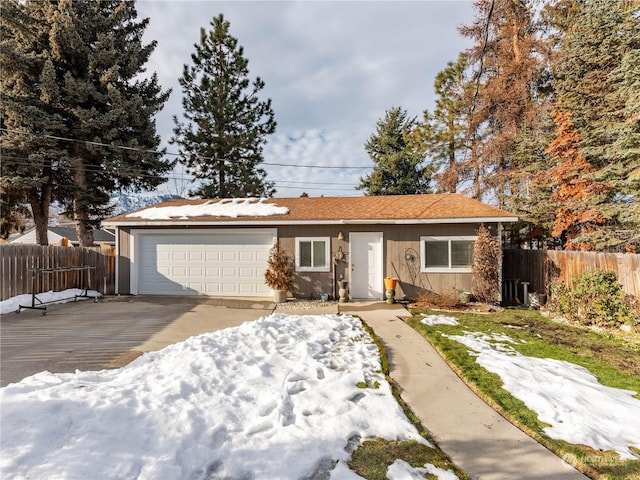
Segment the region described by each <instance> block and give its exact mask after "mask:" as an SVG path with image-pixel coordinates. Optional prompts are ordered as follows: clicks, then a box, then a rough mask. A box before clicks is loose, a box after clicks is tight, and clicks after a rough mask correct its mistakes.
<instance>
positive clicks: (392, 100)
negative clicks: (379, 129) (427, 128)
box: [137, 0, 473, 197]
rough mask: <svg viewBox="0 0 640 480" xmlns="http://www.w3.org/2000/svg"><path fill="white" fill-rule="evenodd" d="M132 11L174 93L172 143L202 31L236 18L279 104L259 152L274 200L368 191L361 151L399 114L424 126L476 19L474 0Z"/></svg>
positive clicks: (142, 1)
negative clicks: (182, 82) (464, 28)
mask: <svg viewBox="0 0 640 480" xmlns="http://www.w3.org/2000/svg"><path fill="white" fill-rule="evenodd" d="M137 8H138V14H139V15H140V16H141V17H149V18H150V25H149V27H148V29H147V31H146V37H145V40H147V41H150V40H153V39H155V40H157V41H158V47H157V49H156V51H155V52H154V54H153V56H152V58H151V61H150V64H149V65H148V67H149V70H150V71H156V72H157V73H158V76H159V78H160V82H161V83H162V85H163V86H164V88H172V89H173V93H172V95H171V97H170V99H169V101H168V102H167V104H166V106H165V108H164V110H163V111H162V112H161V114H160V115H159V116H158V119H157V120H158V131H159V133H160V135H161V137H162V139H163V143H164V144H165V145H166V144H167V141H168V140H169V138H170V137H171V135H172V129H173V120H172V118H173V116H174V115H177V116H178V117H181V115H182V107H181V99H182V92H181V89H180V86H179V84H178V78H179V77H180V75H181V74H182V68H183V65H184V64H185V63H189V62H190V55H191V53H192V52H193V51H194V44H195V43H196V42H198V40H199V32H200V28H201V27H204V28H207V29H209V28H210V22H211V19H212V18H213V17H214V16H216V15H218V14H219V13H223V14H224V16H225V18H226V19H227V20H228V21H229V22H230V24H231V28H230V33H231V35H233V36H234V37H236V38H237V39H238V40H239V43H240V45H242V46H243V47H244V52H245V57H246V58H247V59H248V60H249V70H250V75H251V77H252V78H254V77H256V76H260V77H261V78H262V79H263V80H264V81H265V83H266V86H265V88H264V90H262V96H263V98H271V99H272V102H273V103H272V105H273V110H274V112H275V117H276V121H277V123H278V127H277V129H276V133H275V134H274V135H271V136H270V137H269V143H268V145H267V146H266V148H265V152H264V153H265V155H264V156H265V169H266V170H267V172H268V179H269V180H271V181H274V182H275V184H276V188H277V193H276V196H277V197H295V196H299V195H300V194H301V193H302V192H307V193H308V194H309V195H310V196H320V195H324V196H351V195H362V191H360V190H355V189H354V187H355V186H356V185H358V184H359V178H360V177H361V176H362V175H364V174H365V173H367V172H369V171H371V167H372V165H373V164H372V162H371V160H370V159H369V157H368V155H367V154H366V152H365V150H364V143H365V142H366V140H367V138H368V137H369V136H370V135H371V134H372V133H373V132H374V131H375V128H376V122H377V121H378V120H379V119H380V118H382V117H383V116H384V113H385V111H386V110H388V109H389V108H391V107H394V106H399V107H402V108H404V109H406V110H407V111H408V112H409V114H410V115H411V116H417V117H418V118H421V116H422V111H423V110H424V109H432V107H433V102H434V95H433V80H434V78H435V75H436V74H437V73H438V72H439V71H440V70H442V69H443V68H444V67H445V66H446V63H447V62H448V61H451V60H455V59H456V57H457V56H458V53H459V52H460V51H462V50H464V49H465V48H467V47H468V46H469V42H468V40H466V39H463V38H461V37H460V35H459V34H458V31H457V27H458V26H460V25H462V24H469V23H471V21H472V20H473V8H472V3H471V1H409V2H399V1H354V2H342V1H304V2H303V1H298V2H272V1H258V2H249V1H234V2H222V1H211V0H210V1H199V2H196V1H188V2H184V1H176V0H173V1H159V0H139V1H138V4H137ZM168 150H169V151H175V150H176V147H175V146H168ZM270 164H271V165H270ZM274 164H284V165H291V166H278V165H274ZM317 167H325V168H317ZM326 167H334V168H326ZM335 167H338V168H335ZM354 167H358V168H354ZM178 176H179V175H178ZM168 188H169V190H179V189H181V188H185V185H184V184H181V182H176V181H172V182H170V185H169V187H168ZM186 188H189V186H188V185H187V186H186Z"/></svg>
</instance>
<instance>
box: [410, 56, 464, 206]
mask: <svg viewBox="0 0 640 480" xmlns="http://www.w3.org/2000/svg"><path fill="white" fill-rule="evenodd" d="M466 67H467V56H466V55H465V54H464V53H461V54H460V55H459V57H458V60H457V61H456V62H449V63H448V64H447V66H446V68H445V69H444V70H442V71H441V72H439V73H438V74H437V75H436V78H435V82H434V90H435V93H436V103H435V108H434V110H433V113H430V112H429V111H428V110H425V111H424V114H423V120H422V122H421V123H419V124H418V125H416V127H415V128H414V129H413V131H412V132H411V134H410V144H411V145H415V146H416V147H417V148H418V149H420V151H422V152H424V154H425V155H427V156H428V157H429V161H430V163H431V165H432V167H433V169H434V171H435V172H436V173H435V174H434V180H435V184H436V187H437V191H439V192H449V193H455V192H456V191H457V190H458V186H459V185H460V183H461V182H462V181H463V180H464V179H465V172H464V162H463V160H464V159H463V156H464V155H463V154H464V152H465V149H466V127H467V122H468V119H467V115H468V107H469V105H468V100H469V87H470V83H469V81H468V79H467V78H466V75H465V70H466Z"/></svg>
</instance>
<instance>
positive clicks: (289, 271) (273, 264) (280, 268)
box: [264, 243, 294, 303]
mask: <svg viewBox="0 0 640 480" xmlns="http://www.w3.org/2000/svg"><path fill="white" fill-rule="evenodd" d="M267 265H268V266H267V271H266V272H265V273H264V279H265V281H266V283H267V285H268V286H269V288H271V289H272V290H273V298H274V300H275V301H276V302H277V303H283V302H286V301H287V293H288V292H290V291H291V290H292V289H293V274H294V271H293V262H292V261H291V258H290V257H289V256H288V255H287V254H286V253H285V252H283V251H282V250H281V249H280V245H279V244H277V243H276V244H275V245H274V246H273V248H272V249H271V252H270V253H269V260H268V262H267Z"/></svg>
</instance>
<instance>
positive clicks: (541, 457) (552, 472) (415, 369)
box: [134, 302, 588, 480]
mask: <svg viewBox="0 0 640 480" xmlns="http://www.w3.org/2000/svg"><path fill="white" fill-rule="evenodd" d="M274 306H275V305H274ZM257 307H258V308H256V309H254V310H253V311H248V312H247V311H245V312H242V311H241V310H234V309H229V310H228V311H227V310H226V309H224V308H222V309H221V308H220V307H218V308H219V310H218V312H216V313H217V315H215V317H213V316H210V317H209V318H208V319H207V318H203V315H202V312H199V311H198V309H193V310H192V311H191V312H189V314H188V315H184V316H183V317H181V318H179V319H178V320H177V321H175V322H173V323H171V324H170V325H167V326H166V327H165V328H164V329H163V330H162V331H160V332H158V333H157V334H156V335H154V336H153V337H152V338H151V339H149V340H148V341H146V342H145V343H144V344H142V345H139V346H138V347H136V348H135V349H134V350H135V351H137V352H144V351H151V350H158V349H160V348H162V347H164V346H166V345H168V344H171V343H174V342H177V341H181V340H184V339H185V338H187V337H189V336H191V335H197V334H200V333H204V332H208V331H214V330H219V329H220V328H226V327H230V326H236V325H239V324H241V323H242V322H243V321H246V320H250V319H256V318H258V317H259V316H262V315H268V314H269V313H271V312H270V311H268V310H267V309H268V308H269V306H267V305H265V306H257ZM261 309H262V310H261ZM275 312H277V313H286V314H290V315H327V314H336V313H347V314H352V315H357V316H359V317H360V318H362V319H363V320H364V321H365V322H366V323H367V324H368V325H369V326H371V328H373V330H374V331H375V333H376V334H377V335H378V337H380V339H381V340H382V342H383V343H384V344H385V346H386V348H387V353H388V357H389V363H390V370H391V371H390V375H391V377H392V378H393V379H394V381H395V382H396V383H397V384H398V386H399V388H400V392H401V395H402V398H403V399H404V400H405V401H406V402H407V403H408V404H409V406H410V407H411V409H412V410H413V411H414V412H415V414H416V415H417V416H418V418H419V419H420V421H421V422H422V424H423V426H424V427H425V428H427V429H428V430H429V432H430V433H431V435H432V436H433V438H434V439H435V440H436V442H438V445H439V446H440V448H442V450H444V451H445V452H446V453H447V454H448V455H449V456H450V457H451V459H452V460H453V462H454V463H455V464H456V465H458V466H459V467H460V468H461V469H462V470H464V471H465V472H467V473H468V474H469V475H470V476H471V478H472V479H473V480H588V477H586V476H584V475H582V474H581V473H579V472H578V471H577V470H575V469H574V468H573V467H571V466H569V465H567V464H566V463H564V462H562V461H561V460H560V459H559V458H558V457H557V456H556V455H554V454H553V453H551V452H550V451H549V450H547V449H546V448H545V447H543V446H542V445H540V444H539V443H537V442H536V441H534V440H532V439H531V438H530V437H529V436H527V435H526V434H525V433H523V432H522V431H520V430H519V429H518V428H516V427H514V426H513V425H512V424H511V423H509V422H508V421H506V420H505V419H504V418H502V417H501V416H500V415H499V414H497V413H496V412H495V411H494V410H493V409H492V408H491V407H489V406H488V405H487V404H486V403H484V401H482V400H481V399H480V398H479V397H478V396H477V395H476V394H475V393H473V392H472V391H471V390H470V389H469V388H468V387H467V386H466V385H465V384H464V383H463V382H462V381H461V380H460V379H459V378H458V376H457V375H456V374H455V373H454V372H453V371H452V370H451V368H449V366H448V365H447V363H446V362H445V361H444V360H443V359H442V358H441V357H440V355H439V354H438V353H437V352H436V351H435V350H434V348H433V347H432V346H431V344H429V342H427V341H426V340H425V339H424V338H423V337H422V336H421V335H420V334H419V333H418V332H416V331H415V330H414V329H413V328H411V327H410V326H409V325H407V324H406V323H404V322H403V321H402V320H401V318H403V317H408V316H410V314H409V312H408V311H407V310H405V309H404V307H402V305H400V304H394V305H387V304H386V303H383V302H375V303H373V302H351V303H346V304H336V303H333V302H332V303H328V304H326V305H317V306H314V307H313V308H307V309H298V310H296V309H295V306H294V305H288V306H287V307H286V308H277V309H275ZM222 318H226V319H227V320H226V321H225V322H221V320H222Z"/></svg>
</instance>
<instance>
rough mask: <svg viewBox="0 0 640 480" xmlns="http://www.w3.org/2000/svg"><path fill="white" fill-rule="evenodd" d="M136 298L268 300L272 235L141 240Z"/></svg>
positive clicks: (165, 236) (167, 236)
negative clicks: (140, 294) (267, 271)
mask: <svg viewBox="0 0 640 480" xmlns="http://www.w3.org/2000/svg"><path fill="white" fill-rule="evenodd" d="M137 238H138V239H137V242H138V243H137V251H138V254H137V258H138V293H142V294H145V293H146V294H164V295H171V294H174V295H224V296H267V295H269V294H270V292H271V290H270V289H269V287H267V286H266V285H265V283H264V272H265V270H266V267H267V260H268V257H269V251H270V249H271V245H272V244H273V233H271V232H268V233H266V232H265V233H259V234H258V233H251V234H215V233H213V234H209V233H207V234H199V233H193V234H176V233H167V234H165V233H163V234H145V233H140V234H138V237H137Z"/></svg>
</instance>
